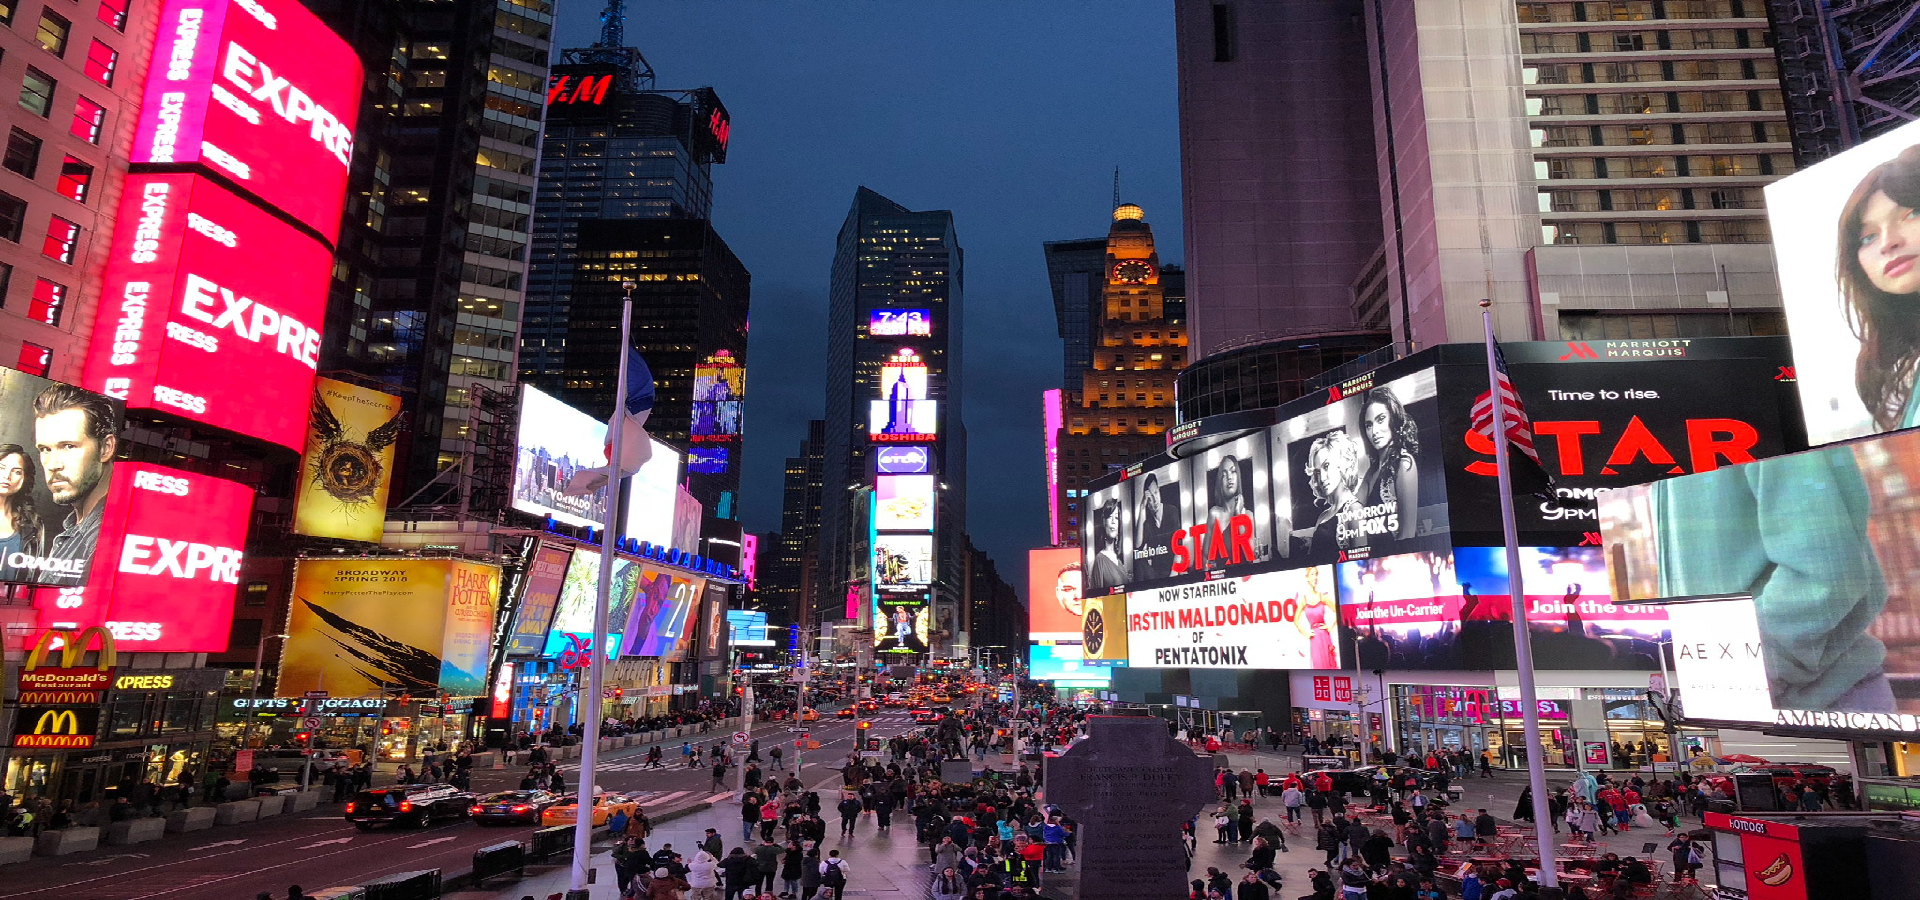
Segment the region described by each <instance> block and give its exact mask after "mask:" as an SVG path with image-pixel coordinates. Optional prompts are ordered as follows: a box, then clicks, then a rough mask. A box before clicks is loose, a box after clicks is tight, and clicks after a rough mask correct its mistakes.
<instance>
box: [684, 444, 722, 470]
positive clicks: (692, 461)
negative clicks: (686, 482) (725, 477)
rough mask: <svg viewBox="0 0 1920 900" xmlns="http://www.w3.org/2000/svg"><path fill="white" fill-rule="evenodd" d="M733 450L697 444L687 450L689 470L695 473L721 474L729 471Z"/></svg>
mask: <svg viewBox="0 0 1920 900" xmlns="http://www.w3.org/2000/svg"><path fill="white" fill-rule="evenodd" d="M731 456H732V451H730V450H729V449H728V448H726V447H714V446H695V447H693V448H691V449H689V450H688V451H687V472H688V473H690V474H695V475H719V474H721V473H723V472H725V471H727V461H728V459H729V458H730V457H731Z"/></svg>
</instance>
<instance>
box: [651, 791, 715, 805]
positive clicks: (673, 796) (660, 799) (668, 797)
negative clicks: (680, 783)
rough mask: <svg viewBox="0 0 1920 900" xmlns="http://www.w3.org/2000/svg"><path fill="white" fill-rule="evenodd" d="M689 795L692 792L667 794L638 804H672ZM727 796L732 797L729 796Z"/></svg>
mask: <svg viewBox="0 0 1920 900" xmlns="http://www.w3.org/2000/svg"><path fill="white" fill-rule="evenodd" d="M691 793H693V792H692V791H674V792H673V793H671V794H668V795H666V796H665V797H654V798H651V799H648V800H643V801H641V802H640V805H641V806H659V805H660V804H662V803H672V802H673V801H675V800H678V799H680V798H681V797H685V796H686V795H688V794H691ZM728 796H732V795H731V794H729V795H728Z"/></svg>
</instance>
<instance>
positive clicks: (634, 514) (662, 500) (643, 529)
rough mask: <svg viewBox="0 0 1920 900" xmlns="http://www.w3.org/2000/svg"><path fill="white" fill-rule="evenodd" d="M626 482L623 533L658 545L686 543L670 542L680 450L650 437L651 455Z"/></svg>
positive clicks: (666, 545) (637, 539) (668, 545)
mask: <svg viewBox="0 0 1920 900" xmlns="http://www.w3.org/2000/svg"><path fill="white" fill-rule="evenodd" d="M648 440H652V438H649V439H648ZM627 484H628V488H627V522H626V525H625V526H624V529H623V531H622V533H623V534H624V535H625V536H626V537H630V538H632V539H634V540H636V541H641V542H644V543H648V544H653V545H654V546H658V547H673V546H685V545H678V544H674V543H673V515H674V503H675V502H677V499H678V498H677V495H676V491H675V488H677V487H678V485H679V484H680V454H679V453H678V452H676V451H675V450H674V449H673V448H672V447H669V446H667V445H666V444H663V443H660V442H659V441H653V456H651V457H649V458H648V459H647V462H646V465H643V466H641V467H640V471H638V472H635V473H634V474H633V477H632V478H630V479H628V482H627Z"/></svg>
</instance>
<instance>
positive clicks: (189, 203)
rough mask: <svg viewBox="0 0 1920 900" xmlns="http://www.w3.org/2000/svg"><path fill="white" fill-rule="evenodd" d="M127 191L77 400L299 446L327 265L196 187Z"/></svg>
mask: <svg viewBox="0 0 1920 900" xmlns="http://www.w3.org/2000/svg"><path fill="white" fill-rule="evenodd" d="M126 185H127V188H126V192H125V194H124V195H123V198H122V200H121V203H120V219H119V223H118V225H117V226H116V227H115V230H114V236H113V244H112V247H111V251H110V253H111V255H110V256H109V258H108V261H107V272H106V280H105V284H104V287H103V289H102V291H101V298H100V311H99V319H98V322H97V324H96V325H95V326H94V332H93V344H92V347H91V348H90V350H89V354H88V357H87V370H86V378H85V379H84V381H85V387H87V388H88V389H89V390H95V391H99V392H100V393H103V394H106V395H108V396H112V397H117V398H119V399H121V400H125V401H126V402H127V406H128V407H130V408H135V409H158V410H164V411H166V412H170V413H173V414H175V415H179V416H182V417H185V418H188V419H193V420H195V421H198V422H205V423H206V424H208V425H213V426H216V427H219V428H225V429H228V430H229V431H236V432H239V433H241V434H244V435H248V436H251V437H257V438H261V439H264V440H268V441H272V442H273V443H276V444H279V445H281V446H283V447H290V448H294V449H300V448H301V447H303V446H305V442H306V430H307V409H308V405H309V403H308V397H309V395H310V394H311V393H312V391H313V377H314V370H315V368H316V367H317V366H318V364H319V357H320V324H321V320H322V319H323V318H324V317H325V314H326V306H327V286H328V279H329V278H331V277H332V271H333V255H332V254H331V253H330V252H328V250H327V248H326V247H325V246H324V245H322V244H321V243H320V242H319V241H316V240H314V239H313V238H311V237H308V236H307V235H304V234H302V233H300V231H299V230H298V229H295V228H293V227H292V226H290V225H288V224H287V223H285V222H283V221H281V220H280V219H278V218H276V217H274V216H272V215H270V214H268V213H267V212H266V211H265V210H262V209H260V208H259V207H257V206H255V205H253V204H252V203H248V202H247V201H245V200H242V199H240V198H239V197H238V196H236V195H234V194H233V193H232V192H230V191H228V190H226V189H225V188H223V187H221V186H219V185H217V184H215V183H214V182H213V181H211V180H209V179H206V178H203V177H200V176H198V175H189V174H185V173H168V174H150V173H149V174H133V175H129V176H127V181H126Z"/></svg>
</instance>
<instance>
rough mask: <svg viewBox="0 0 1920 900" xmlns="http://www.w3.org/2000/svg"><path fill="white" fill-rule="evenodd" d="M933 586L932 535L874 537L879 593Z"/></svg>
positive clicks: (874, 564) (874, 584) (874, 571)
mask: <svg viewBox="0 0 1920 900" xmlns="http://www.w3.org/2000/svg"><path fill="white" fill-rule="evenodd" d="M931 584H933V535H930V534H880V535H875V536H874V538H873V587H874V590H875V591H876V592H887V591H925V590H926V589H927V587H928V586H929V585H931Z"/></svg>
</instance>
